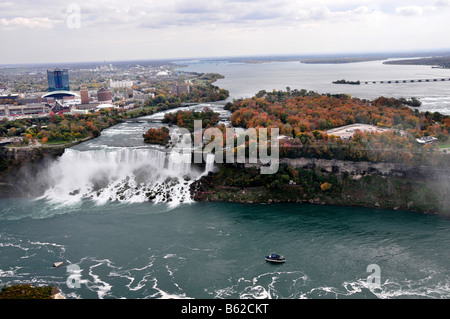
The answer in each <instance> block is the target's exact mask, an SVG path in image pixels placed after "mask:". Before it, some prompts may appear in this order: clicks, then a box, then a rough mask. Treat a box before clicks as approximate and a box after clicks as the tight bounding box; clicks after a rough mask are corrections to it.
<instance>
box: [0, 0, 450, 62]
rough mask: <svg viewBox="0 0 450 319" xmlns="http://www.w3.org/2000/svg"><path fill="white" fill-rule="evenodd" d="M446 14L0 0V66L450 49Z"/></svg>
mask: <svg viewBox="0 0 450 319" xmlns="http://www.w3.org/2000/svg"><path fill="white" fill-rule="evenodd" d="M78 12H79V15H78ZM449 17H450V0H429V1H427V0H425V1H423V0H422V1H416V0H408V1H403V0H389V1H388V0H376V1H369V0H367V1H365V0H262V1H254V0H231V1H229V0H228V1H225V0H189V1H185V0H164V1H161V0H150V1H136V0H129V1H124V0H121V1H118V0H117V1H116V0H112V1H106V0H101V1H97V0H95V1H94V0H91V1H84V0H83V1H71V0H69V1H65V0H62V1H59V0H58V1H56V0H9V1H3V0H1V2H0V40H1V43H2V45H1V49H0V64H7V63H35V62H78V61H103V60H106V61H114V60H134V59H160V58H169V59H172V58H190V57H210V56H213V57H215V56H239V55H272V54H299V55H301V54H310V53H314V54H315V53H327V54H328V53H349V52H356V53H360V52H382V51H387V50H389V51H408V50H429V49H450V44H449V41H450V36H449V31H450V19H449Z"/></svg>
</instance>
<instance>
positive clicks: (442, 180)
mask: <svg viewBox="0 0 450 319" xmlns="http://www.w3.org/2000/svg"><path fill="white" fill-rule="evenodd" d="M296 161H297V163H295V162H291V163H282V164H281V165H280V169H279V171H278V172H277V173H276V174H273V175H261V174H260V173H259V169H258V168H256V167H251V166H248V165H247V166H246V165H243V164H241V165H237V164H221V165H219V169H218V171H217V172H215V173H210V174H209V175H208V176H205V177H203V178H201V179H200V180H199V181H197V182H196V183H194V184H193V186H192V188H191V191H192V196H193V198H194V199H195V200H196V201H199V202H204V201H213V202H237V203H247V204H253V203H267V204H270V203H309V204H318V205H338V206H357V207H366V208H384V209H393V210H408V211H414V212H420V213H428V214H439V215H446V216H450V200H449V198H450V196H449V194H450V174H449V172H448V171H447V170H445V171H441V170H439V169H437V168H434V167H420V168H419V167H412V166H411V167H410V166H407V167H402V166H398V165H394V164H373V163H364V164H363V165H362V164H361V163H356V162H345V161H338V162H337V161H335V162H334V165H333V164H332V163H331V162H332V161H323V160H318V159H296ZM415 169H416V172H417V174H414V170H415Z"/></svg>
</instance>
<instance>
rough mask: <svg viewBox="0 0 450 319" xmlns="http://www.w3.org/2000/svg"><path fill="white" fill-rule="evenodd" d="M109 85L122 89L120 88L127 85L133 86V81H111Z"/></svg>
mask: <svg viewBox="0 0 450 319" xmlns="http://www.w3.org/2000/svg"><path fill="white" fill-rule="evenodd" d="M109 86H110V87H112V88H113V89H120V88H126V87H132V86H133V81H113V80H110V81H109Z"/></svg>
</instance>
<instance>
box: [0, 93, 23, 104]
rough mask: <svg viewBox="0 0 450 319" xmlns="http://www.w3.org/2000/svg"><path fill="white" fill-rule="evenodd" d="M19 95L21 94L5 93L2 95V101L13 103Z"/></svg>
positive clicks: (0, 97)
mask: <svg viewBox="0 0 450 319" xmlns="http://www.w3.org/2000/svg"><path fill="white" fill-rule="evenodd" d="M18 97H19V94H4V95H0V103H10V104H13V103H14V102H16V100H17V98H18Z"/></svg>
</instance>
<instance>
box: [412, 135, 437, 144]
mask: <svg viewBox="0 0 450 319" xmlns="http://www.w3.org/2000/svg"><path fill="white" fill-rule="evenodd" d="M437 140H438V139H437V138H436V137H432V136H425V137H422V138H417V139H416V141H417V143H419V144H433V143H434V142H436V141H437Z"/></svg>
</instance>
